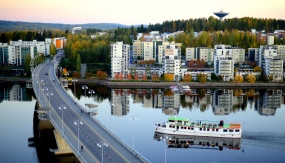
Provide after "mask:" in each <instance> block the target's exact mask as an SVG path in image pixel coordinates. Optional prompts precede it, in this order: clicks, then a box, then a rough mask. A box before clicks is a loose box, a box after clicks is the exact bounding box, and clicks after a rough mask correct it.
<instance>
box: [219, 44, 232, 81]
mask: <svg viewBox="0 0 285 163" xmlns="http://www.w3.org/2000/svg"><path fill="white" fill-rule="evenodd" d="M214 72H215V74H216V75H217V76H222V77H223V80H224V81H230V80H233V79H234V60H233V55H232V48H231V46H229V45H215V49H214Z"/></svg>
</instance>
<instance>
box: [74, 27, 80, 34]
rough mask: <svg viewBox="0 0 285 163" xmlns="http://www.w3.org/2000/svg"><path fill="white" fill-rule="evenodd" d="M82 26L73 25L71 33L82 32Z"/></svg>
mask: <svg viewBox="0 0 285 163" xmlns="http://www.w3.org/2000/svg"><path fill="white" fill-rule="evenodd" d="M81 31H82V28H81V27H73V28H71V34H78V33H81Z"/></svg>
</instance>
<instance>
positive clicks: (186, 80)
mask: <svg viewBox="0 0 285 163" xmlns="http://www.w3.org/2000/svg"><path fill="white" fill-rule="evenodd" d="M183 81H185V82H190V81H192V76H191V74H186V75H184V78H183Z"/></svg>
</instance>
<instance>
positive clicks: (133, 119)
mask: <svg viewBox="0 0 285 163" xmlns="http://www.w3.org/2000/svg"><path fill="white" fill-rule="evenodd" d="M129 120H131V121H133V149H135V143H134V142H135V141H134V124H135V121H137V120H138V118H137V117H135V116H133V117H132V118H129Z"/></svg>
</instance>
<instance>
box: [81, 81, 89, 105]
mask: <svg viewBox="0 0 285 163" xmlns="http://www.w3.org/2000/svg"><path fill="white" fill-rule="evenodd" d="M82 89H84V92H85V105H84V110H85V111H86V89H88V87H87V86H86V85H83V86H82Z"/></svg>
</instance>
